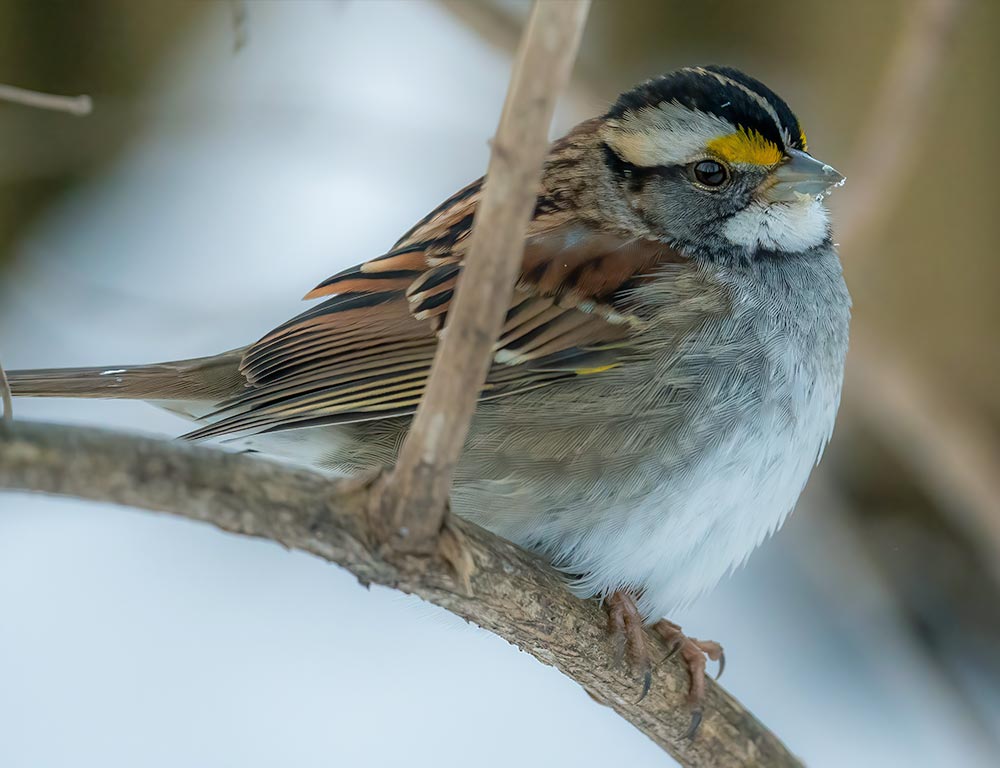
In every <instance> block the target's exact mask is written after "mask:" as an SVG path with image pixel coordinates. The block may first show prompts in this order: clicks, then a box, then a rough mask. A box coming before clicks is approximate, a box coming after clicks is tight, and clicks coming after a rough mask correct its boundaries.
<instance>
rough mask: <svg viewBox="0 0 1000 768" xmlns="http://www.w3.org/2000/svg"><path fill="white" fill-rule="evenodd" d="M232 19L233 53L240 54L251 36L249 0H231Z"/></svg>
mask: <svg viewBox="0 0 1000 768" xmlns="http://www.w3.org/2000/svg"><path fill="white" fill-rule="evenodd" d="M229 12H230V19H231V21H232V25H233V53H239V52H240V51H242V50H243V49H244V48H245V47H246V44H247V40H248V39H249V36H250V11H249V9H248V8H247V0H229Z"/></svg>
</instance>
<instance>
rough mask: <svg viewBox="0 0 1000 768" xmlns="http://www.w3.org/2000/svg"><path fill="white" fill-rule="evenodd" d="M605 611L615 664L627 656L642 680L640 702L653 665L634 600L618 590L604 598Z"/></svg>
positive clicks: (647, 691)
mask: <svg viewBox="0 0 1000 768" xmlns="http://www.w3.org/2000/svg"><path fill="white" fill-rule="evenodd" d="M604 609H605V610H606V611H607V612H608V634H610V635H611V641H612V642H613V643H614V650H615V653H614V656H615V663H617V664H621V663H622V661H624V660H625V656H626V654H628V660H629V662H630V663H631V664H632V666H633V667H634V668H635V669H636V670H638V672H639V674H640V675H641V676H642V694H641V695H640V696H639V701H642V699H643V698H645V696H646V694H647V693H649V687H650V685H652V683H653V662H652V660H651V659H650V655H649V647H648V645H647V644H646V635H645V634H644V632H643V625H644V622H643V619H642V614H641V613H639V609H638V607H636V604H635V598H633V597H632V596H631V595H630V594H629V593H628V592H622V591H620V590H619V591H618V592H612V593H611V594H610V595H608V596H607V597H606V598H604Z"/></svg>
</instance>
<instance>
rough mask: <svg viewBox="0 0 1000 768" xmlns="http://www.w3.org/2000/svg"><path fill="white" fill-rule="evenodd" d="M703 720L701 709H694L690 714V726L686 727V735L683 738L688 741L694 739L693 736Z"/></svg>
mask: <svg viewBox="0 0 1000 768" xmlns="http://www.w3.org/2000/svg"><path fill="white" fill-rule="evenodd" d="M703 718H704V716H703V714H702V711H701V709H696V710H694V711H693V712H692V713H691V725H689V726H688V729H687V733H685V734H684V738H685V739H687V740H688V741H691V740H693V739H694V737H695V735H696V734H697V733H698V728H699V727H700V726H701V721H702V719H703Z"/></svg>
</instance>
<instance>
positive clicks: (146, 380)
mask: <svg viewBox="0 0 1000 768" xmlns="http://www.w3.org/2000/svg"><path fill="white" fill-rule="evenodd" d="M242 358H243V350H242V349H236V350H233V351H231V352H223V353H222V354H221V355H214V356H212V357H200V358H195V359H192V360H177V361H174V362H169V363H155V364H152V365H137V366H103V367H100V368H40V369H37V370H28V371H10V372H8V373H7V378H8V379H9V380H10V387H11V391H12V393H13V394H14V396H15V397H96V398H124V399H129V400H160V401H174V400H176V401H207V402H219V401H222V400H225V399H227V398H229V397H233V396H235V395H237V394H239V393H240V392H242V391H243V388H244V385H245V383H246V381H245V379H244V378H243V376H242V374H240V372H239V364H240V360H242Z"/></svg>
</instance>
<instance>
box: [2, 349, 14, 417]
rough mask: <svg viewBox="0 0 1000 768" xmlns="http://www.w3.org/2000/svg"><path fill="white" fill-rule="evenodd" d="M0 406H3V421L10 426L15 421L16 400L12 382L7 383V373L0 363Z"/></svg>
mask: <svg viewBox="0 0 1000 768" xmlns="http://www.w3.org/2000/svg"><path fill="white" fill-rule="evenodd" d="M0 404H2V405H3V420H4V421H5V422H6V423H7V424H10V423H12V422H13V421H14V398H13V397H12V396H11V392H10V382H9V381H7V372H6V371H5V370H4V369H3V363H0Z"/></svg>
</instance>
